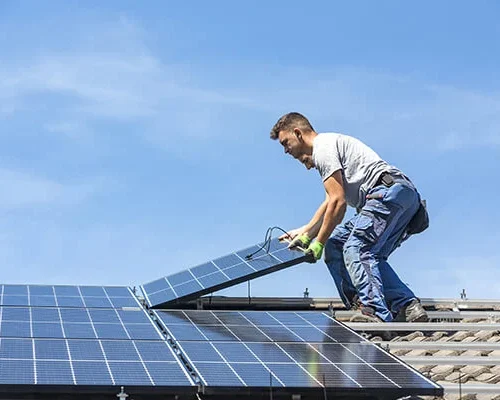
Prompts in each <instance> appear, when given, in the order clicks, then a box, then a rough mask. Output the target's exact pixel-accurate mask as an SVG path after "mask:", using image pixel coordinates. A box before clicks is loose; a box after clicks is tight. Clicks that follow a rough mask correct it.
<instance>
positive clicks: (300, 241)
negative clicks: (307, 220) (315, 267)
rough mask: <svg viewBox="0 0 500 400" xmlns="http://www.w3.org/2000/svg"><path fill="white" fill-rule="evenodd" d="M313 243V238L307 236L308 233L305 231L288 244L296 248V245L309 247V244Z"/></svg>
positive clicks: (289, 246) (291, 247) (304, 247)
mask: <svg viewBox="0 0 500 400" xmlns="http://www.w3.org/2000/svg"><path fill="white" fill-rule="evenodd" d="M310 243H311V238H310V237H309V236H307V233H303V234H302V235H298V236H296V237H295V239H293V240H292V241H291V242H290V244H289V245H288V248H289V249H294V248H296V247H299V246H300V247H302V248H303V249H307V247H308V246H309V244H310Z"/></svg>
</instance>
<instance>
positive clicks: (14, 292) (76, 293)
mask: <svg viewBox="0 0 500 400" xmlns="http://www.w3.org/2000/svg"><path fill="white" fill-rule="evenodd" d="M0 305H2V306H31V307H87V308H121V307H139V306H140V303H139V302H138V300H137V298H136V297H135V296H134V294H133V293H132V291H131V290H130V288H128V287H124V286H62V285H60V286H46V285H0Z"/></svg>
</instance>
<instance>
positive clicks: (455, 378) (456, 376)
mask: <svg viewBox="0 0 500 400" xmlns="http://www.w3.org/2000/svg"><path fill="white" fill-rule="evenodd" d="M471 378H472V377H471V376H470V375H467V374H463V373H462V372H460V371H455V372H452V373H451V374H449V375H448V376H447V377H446V378H445V380H446V381H448V382H462V383H465V382H467V381H468V380H469V379H471Z"/></svg>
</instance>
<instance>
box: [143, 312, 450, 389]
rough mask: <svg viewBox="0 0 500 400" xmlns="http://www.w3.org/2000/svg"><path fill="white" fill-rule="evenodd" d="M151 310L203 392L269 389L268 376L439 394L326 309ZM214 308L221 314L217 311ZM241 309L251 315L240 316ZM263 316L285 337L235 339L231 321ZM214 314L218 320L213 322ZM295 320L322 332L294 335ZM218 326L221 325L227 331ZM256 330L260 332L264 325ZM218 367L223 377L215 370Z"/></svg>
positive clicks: (277, 383)
mask: <svg viewBox="0 0 500 400" xmlns="http://www.w3.org/2000/svg"><path fill="white" fill-rule="evenodd" d="M153 313H154V315H156V316H157V318H158V320H159V321H160V323H161V324H162V325H163V328H164V329H165V330H166V331H167V333H168V335H169V337H170V338H171V339H172V340H173V342H174V343H175V345H176V347H177V348H178V350H179V351H180V353H181V354H182V355H183V357H184V359H186V360H187V362H188V363H189V365H190V366H191V368H192V369H193V370H194V371H195V372H196V374H197V375H198V377H199V379H200V381H201V383H202V384H203V385H204V389H206V390H205V393H209V394H218V393H224V392H227V391H230V390H233V391H239V390H242V391H245V392H264V391H269V384H270V381H272V385H273V388H272V389H273V392H275V391H278V392H286V393H288V392H290V391H291V392H293V391H295V392H296V391H297V390H300V391H304V392H310V391H313V392H314V391H318V390H321V391H324V390H326V391H327V392H329V393H332V394H335V395H352V394H353V393H355V394H359V395H367V396H368V395H373V393H374V392H376V393H378V394H379V395H388V396H398V397H401V396H407V395H435V396H439V395H442V394H443V389H442V388H441V387H440V386H439V385H437V384H435V383H433V382H432V381H430V380H429V379H427V378H426V377H424V376H423V375H421V374H420V373H419V372H418V371H416V370H414V369H413V368H411V367H410V366H408V365H406V364H405V363H403V362H401V361H400V360H398V359H397V358H396V357H394V356H393V355H392V354H390V353H389V352H387V351H385V350H383V349H381V348H380V347H378V346H375V345H374V344H373V343H371V342H369V341H367V340H366V339H364V338H363V337H361V336H360V335H359V334H357V333H356V332H354V331H353V330H351V329H350V328H348V327H347V326H345V325H344V324H342V323H340V322H338V321H336V320H335V319H333V318H331V317H329V316H328V315H327V314H325V313H321V312H311V311H306V312H258V311H241V312H236V311H193V310H184V311H169V310H163V311H160V310H154V311H153ZM219 315H221V316H223V317H222V318H218V316H219ZM246 315H250V316H252V317H253V318H246V317H245V316H246ZM228 316H229V317H228ZM242 317H243V319H242ZM269 317H271V318H272V319H271V320H272V321H273V322H272V325H271V326H274V327H280V326H281V327H282V328H285V329H288V330H289V331H290V332H291V333H293V335H291V336H289V339H290V340H287V341H275V340H273V339H272V338H271V337H268V340H267V341H262V340H261V336H262V335H260V336H259V337H257V338H255V340H249V339H248V338H247V339H246V340H241V337H238V334H235V331H234V327H238V326H239V327H245V328H247V327H249V326H253V327H254V328H256V329H257V330H259V329H260V328H261V327H262V326H264V325H258V322H257V323H255V321H259V320H264V321H267V323H269V322H270V320H269ZM214 318H215V319H218V320H219V324H214ZM223 319H225V321H223ZM300 320H303V322H300ZM244 321H246V324H243V322H244ZM232 322H234V323H235V324H232ZM327 322H328V323H327ZM238 324H240V325H238ZM268 326H269V325H268ZM300 326H310V327H312V328H314V329H316V330H318V331H320V332H322V333H323V335H324V340H322V341H320V340H317V339H316V340H315V341H307V340H305V338H303V337H300V335H297V331H296V328H298V327H300ZM190 327H194V328H196V329H197V330H198V333H199V335H192V333H191V335H192V336H191V338H189V337H188V336H183V335H184V333H185V332H189V331H190V329H191V328H190ZM216 327H217V329H215V328H216ZM219 328H224V329H225V330H226V331H227V333H225V335H226V336H224V334H221V331H220V329H219ZM207 330H211V331H212V332H216V333H217V334H216V335H215V336H213V337H212V338H210V337H209V336H207V335H206V331H207ZM341 330H342V331H344V335H341V336H340V338H341V339H342V340H341V341H338V340H336V338H335V336H336V335H337V334H338V332H340V331H341ZM240 331H241V332H244V329H241V330H240ZM346 332H347V333H346ZM179 333H181V334H179ZM261 334H264V335H265V333H264V332H263V331H261ZM229 335H231V336H229ZM240 335H241V333H240ZM200 336H201V337H202V339H200ZM346 339H347V341H345V340H346ZM271 346H272V347H274V350H273V349H272V347H271ZM259 347H260V349H259ZM306 349H307V351H305V350H306ZM294 350H296V351H294ZM299 356H300V357H302V358H300V357H299ZM261 357H262V358H264V357H265V359H264V360H263V359H262V358H261ZM252 368H253V369H252ZM391 369H392V370H394V371H396V370H397V371H399V372H398V373H399V378H398V382H399V383H398V382H395V381H394V380H392V378H391V377H390V376H387V375H386V374H385V373H384V372H383V371H382V370H384V371H389V372H390V370H391ZM245 371H246V372H245ZM263 371H266V374H265V375H263V374H264V372H263ZM222 373H223V374H224V377H221V376H220V374H222ZM404 374H406V379H409V378H412V379H413V380H414V381H413V383H412V382H410V383H408V382H409V381H406V382H403V380H402V379H403V378H401V376H403V375H404ZM358 375H359V377H358ZM259 377H260V378H259ZM264 378H265V379H264ZM361 378H362V379H364V380H363V381H362V382H360V381H361V380H362V379H361ZM403 383H405V384H403Z"/></svg>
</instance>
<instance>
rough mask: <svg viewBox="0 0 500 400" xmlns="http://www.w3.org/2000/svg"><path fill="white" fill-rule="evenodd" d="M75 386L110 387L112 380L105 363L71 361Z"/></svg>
mask: <svg viewBox="0 0 500 400" xmlns="http://www.w3.org/2000/svg"><path fill="white" fill-rule="evenodd" d="M73 371H74V373H75V380H76V383H77V385H112V384H113V380H112V379H111V375H110V374H109V370H108V366H107V365H106V363H105V362H98V361H73Z"/></svg>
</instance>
